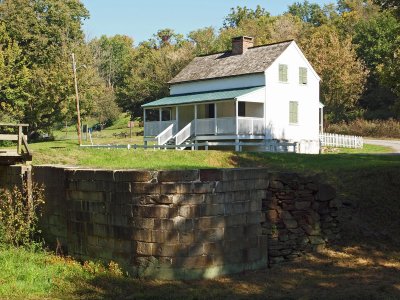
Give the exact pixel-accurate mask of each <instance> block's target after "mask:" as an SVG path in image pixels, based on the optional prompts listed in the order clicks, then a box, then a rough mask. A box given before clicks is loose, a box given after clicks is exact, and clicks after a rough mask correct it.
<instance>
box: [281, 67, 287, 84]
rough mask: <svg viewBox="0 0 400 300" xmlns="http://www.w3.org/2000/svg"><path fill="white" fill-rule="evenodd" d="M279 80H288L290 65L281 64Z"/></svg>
mask: <svg viewBox="0 0 400 300" xmlns="http://www.w3.org/2000/svg"><path fill="white" fill-rule="evenodd" d="M279 81H280V82H288V66H287V65H282V64H280V65H279Z"/></svg>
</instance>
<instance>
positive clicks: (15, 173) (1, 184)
mask: <svg viewBox="0 0 400 300" xmlns="http://www.w3.org/2000/svg"><path fill="white" fill-rule="evenodd" d="M30 170H31V166H23V165H15V166H0V189H1V188H3V189H4V188H8V189H9V188H12V187H14V186H17V187H22V185H23V183H24V181H25V180H26V178H27V174H28V173H30Z"/></svg>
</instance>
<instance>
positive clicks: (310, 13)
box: [288, 0, 334, 26]
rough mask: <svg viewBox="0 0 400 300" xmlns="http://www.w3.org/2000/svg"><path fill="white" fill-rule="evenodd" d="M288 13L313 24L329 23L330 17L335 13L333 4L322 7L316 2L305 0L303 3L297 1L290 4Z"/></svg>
mask: <svg viewBox="0 0 400 300" xmlns="http://www.w3.org/2000/svg"><path fill="white" fill-rule="evenodd" d="M288 13H289V14H291V15H293V16H296V17H299V18H300V19H301V20H302V21H303V22H305V23H309V24H312V25H313V26H321V25H322V24H327V23H328V21H329V18H331V17H333V16H331V15H332V14H333V13H334V10H333V9H332V6H331V5H328V6H325V8H324V9H323V8H321V6H319V5H318V4H316V3H310V2H309V1H308V0H305V1H304V2H303V3H300V2H295V3H293V4H292V5H289V8H288Z"/></svg>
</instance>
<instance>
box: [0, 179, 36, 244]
mask: <svg viewBox="0 0 400 300" xmlns="http://www.w3.org/2000/svg"><path fill="white" fill-rule="evenodd" d="M43 204H44V187H43V186H39V185H37V184H33V186H32V189H31V191H29V190H28V185H27V184H24V185H23V187H22V189H20V188H18V187H16V186H14V188H13V189H12V190H8V189H1V190H0V241H1V242H2V243H4V244H8V245H12V246H30V245H31V243H32V242H33V239H34V236H35V234H36V233H37V223H38V219H39V209H40V207H41V206H42V205H43Z"/></svg>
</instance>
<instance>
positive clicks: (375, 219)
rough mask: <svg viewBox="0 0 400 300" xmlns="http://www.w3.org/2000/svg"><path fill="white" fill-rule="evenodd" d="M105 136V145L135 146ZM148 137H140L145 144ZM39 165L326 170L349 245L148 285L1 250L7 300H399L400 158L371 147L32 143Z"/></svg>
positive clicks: (0, 275) (0, 295)
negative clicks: (260, 266) (249, 268)
mask: <svg viewBox="0 0 400 300" xmlns="http://www.w3.org/2000/svg"><path fill="white" fill-rule="evenodd" d="M124 123H125V122H121V124H120V125H119V127H118V126H116V128H112V129H111V130H105V131H103V132H102V134H103V136H102V137H99V140H101V141H102V142H101V143H102V144H105V143H111V142H112V143H118V144H128V143H130V144H132V142H130V141H128V140H129V138H127V139H125V138H119V137H118V138H115V137H114V136H113V133H118V132H121V131H122V130H128V129H126V128H122V127H123V126H125V125H124ZM138 138H139V139H141V137H138ZM30 147H31V148H32V150H33V152H34V156H33V157H34V162H33V163H34V164H68V165H79V166H90V167H99V168H114V169H120V168H147V169H190V168H216V167H218V168H219V167H224V168H231V167H267V168H270V169H271V171H274V170H276V171H296V172H301V173H319V174H321V177H322V178H323V180H326V181H328V182H330V183H331V184H333V185H334V186H335V187H336V188H337V190H338V194H339V195H338V197H339V198H340V199H341V200H342V201H343V202H344V203H345V205H344V206H343V209H342V212H341V214H342V220H341V224H342V228H343V239H342V241H341V243H340V244H337V245H331V246H329V247H328V249H326V250H324V251H322V252H321V253H317V254H310V255H307V256H306V257H304V258H301V259H299V260H298V261H295V262H292V263H286V264H283V265H280V266H274V267H273V268H271V269H265V270H261V271H257V272H249V273H245V274H239V275H234V276H229V277H223V278H218V279H216V280H198V281H189V282H187V281H173V282H168V281H167V282H165V281H147V280H146V281H141V280H137V279H132V278H126V277H124V276H122V275H121V274H119V272H118V270H115V269H114V268H104V267H101V266H99V265H97V264H94V263H89V264H85V265H83V266H82V265H80V264H78V263H76V262H74V261H73V260H70V259H63V258H58V257H55V256H53V255H49V254H44V253H32V252H29V251H25V250H15V249H14V250H7V249H1V248H0V270H2V271H1V272H0V299H321V298H325V299H400V276H399V274H400V251H399V249H400V239H399V237H400V219H399V216H400V201H399V199H400V198H399V196H398V195H399V191H400V156H391V155H388V156H387V155H369V154H368V153H376V152H379V153H384V152H387V151H389V149H388V148H385V147H379V146H371V145H365V147H364V149H361V150H350V151H348V150H346V151H341V153H333V154H332V153H331V154H324V155H299V154H275V153H251V152H247V153H246V152H241V153H240V152H239V153H238V152H233V151H172V150H168V151H164V150H156V151H154V150H132V149H131V150H127V149H85V148H79V147H78V146H77V145H76V140H60V141H54V142H43V143H36V144H31V145H30Z"/></svg>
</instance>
